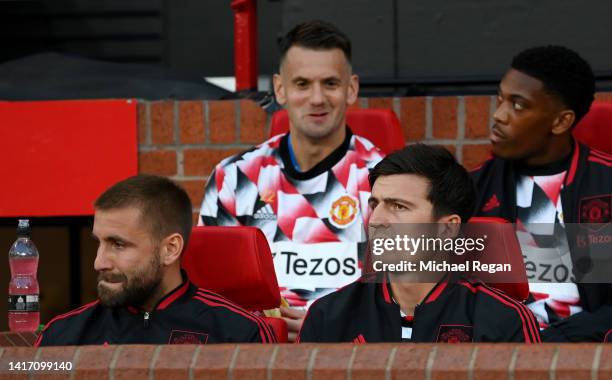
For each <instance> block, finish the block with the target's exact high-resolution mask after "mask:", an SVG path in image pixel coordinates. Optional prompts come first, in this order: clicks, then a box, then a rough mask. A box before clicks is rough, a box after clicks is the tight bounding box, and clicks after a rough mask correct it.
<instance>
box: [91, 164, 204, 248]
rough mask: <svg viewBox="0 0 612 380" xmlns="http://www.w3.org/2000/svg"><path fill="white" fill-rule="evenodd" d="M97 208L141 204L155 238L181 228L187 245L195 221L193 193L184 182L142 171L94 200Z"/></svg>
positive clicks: (179, 230) (180, 230) (143, 214)
mask: <svg viewBox="0 0 612 380" xmlns="http://www.w3.org/2000/svg"><path fill="white" fill-rule="evenodd" d="M94 207H95V208H96V210H112V209H119V208H125V207H137V208H139V209H140V211H141V215H140V218H141V221H142V223H145V224H146V225H148V227H149V228H150V232H151V235H152V236H153V237H154V238H157V239H162V238H164V237H166V236H169V235H170V234H173V233H176V232H178V233H179V234H181V235H182V236H183V240H184V242H185V245H184V246H185V247H186V246H187V242H188V241H189V235H190V234H191V224H192V214H191V212H192V211H191V210H192V206H191V200H190V199H189V196H188V195H187V193H186V192H185V190H183V189H182V188H181V187H180V186H178V185H177V184H175V183H174V182H172V181H171V180H169V179H167V178H165V177H159V176H155V175H147V174H141V175H137V176H134V177H130V178H128V179H125V180H123V181H121V182H118V183H116V184H114V185H113V186H111V187H110V188H109V189H107V190H106V191H105V192H104V193H102V195H100V197H98V199H96V201H95V203H94Z"/></svg>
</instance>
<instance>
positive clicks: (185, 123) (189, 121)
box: [138, 93, 612, 220]
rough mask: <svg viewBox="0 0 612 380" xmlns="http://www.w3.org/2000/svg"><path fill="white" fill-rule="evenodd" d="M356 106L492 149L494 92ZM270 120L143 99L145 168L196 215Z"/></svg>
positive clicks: (480, 153) (465, 158) (426, 136)
mask: <svg viewBox="0 0 612 380" xmlns="http://www.w3.org/2000/svg"><path fill="white" fill-rule="evenodd" d="M611 95H612V94H609V93H607V94H598V96H597V98H598V99H602V100H612V96H611ZM355 107H360V108H369V107H370V108H391V109H393V110H394V111H395V113H396V115H397V116H398V117H399V119H400V123H401V127H402V130H403V132H404V135H405V137H406V141H407V142H416V141H422V142H426V143H430V144H439V145H444V146H445V147H447V148H449V149H450V150H451V151H452V152H453V153H454V154H455V156H456V157H457V159H458V160H459V162H461V163H462V164H463V165H464V166H466V167H468V168H471V167H474V166H476V165H477V164H478V163H479V162H481V161H482V160H484V159H485V158H486V156H487V154H488V150H489V141H488V138H487V136H488V129H489V126H490V125H491V124H492V115H493V112H494V110H495V97H494V96H447V97H430V96H428V97H413V98H369V99H367V98H360V99H359V100H358V102H357V103H356V104H355ZM269 123H270V116H269V115H267V114H266V113H265V112H264V111H263V110H262V109H261V108H259V107H258V106H257V105H256V104H255V103H254V102H252V101H249V100H226V101H157V102H147V101H143V102H139V104H138V132H139V170H140V172H142V173H151V174H159V175H164V176H168V177H170V178H172V179H174V180H176V181H177V182H179V183H180V184H181V185H182V186H184V188H185V189H186V190H187V192H188V193H189V195H190V197H191V200H192V202H193V205H194V220H195V218H196V214H197V210H199V206H200V203H201V202H202V197H203V195H204V194H203V193H204V183H205V181H206V179H207V176H208V174H210V172H211V170H212V169H213V167H214V165H215V164H216V163H218V162H219V161H220V160H221V159H222V158H225V157H227V156H230V155H232V154H235V153H237V152H240V151H243V150H246V149H248V148H250V147H251V146H252V145H254V144H257V143H259V142H262V141H264V140H265V139H266V137H267V136H268V132H269Z"/></svg>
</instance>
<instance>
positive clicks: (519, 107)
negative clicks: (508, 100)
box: [512, 102, 525, 111]
mask: <svg viewBox="0 0 612 380" xmlns="http://www.w3.org/2000/svg"><path fill="white" fill-rule="evenodd" d="M512 108H514V109H515V110H516V111H522V110H524V109H525V106H524V105H522V104H521V103H518V102H513V103H512Z"/></svg>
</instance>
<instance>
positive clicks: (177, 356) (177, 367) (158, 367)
mask: <svg viewBox="0 0 612 380" xmlns="http://www.w3.org/2000/svg"><path fill="white" fill-rule="evenodd" d="M161 347H162V348H161V351H160V352H159V356H158V357H157V361H156V363H155V380H166V379H167V380H175V379H189V367H190V366H191V361H192V360H193V356H194V354H195V352H196V350H197V348H198V347H199V346H196V345H182V344H170V345H165V346H161Z"/></svg>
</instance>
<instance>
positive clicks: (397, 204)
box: [391, 203, 407, 211]
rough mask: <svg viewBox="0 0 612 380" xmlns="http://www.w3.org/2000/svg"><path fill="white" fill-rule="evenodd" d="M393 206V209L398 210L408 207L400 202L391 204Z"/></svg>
mask: <svg viewBox="0 0 612 380" xmlns="http://www.w3.org/2000/svg"><path fill="white" fill-rule="evenodd" d="M391 208H392V209H393V210H398V211H399V210H405V209H407V207H406V206H404V205H402V204H399V203H393V204H392V205H391Z"/></svg>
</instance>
